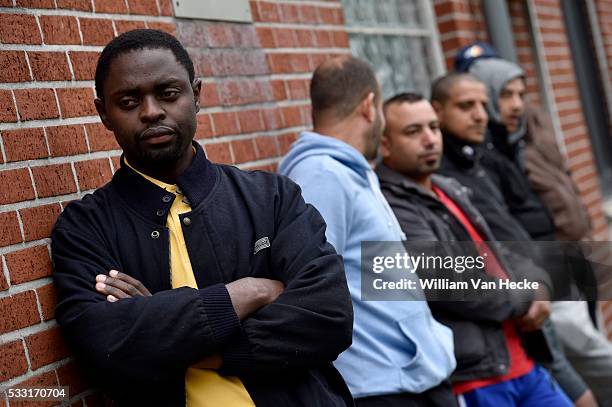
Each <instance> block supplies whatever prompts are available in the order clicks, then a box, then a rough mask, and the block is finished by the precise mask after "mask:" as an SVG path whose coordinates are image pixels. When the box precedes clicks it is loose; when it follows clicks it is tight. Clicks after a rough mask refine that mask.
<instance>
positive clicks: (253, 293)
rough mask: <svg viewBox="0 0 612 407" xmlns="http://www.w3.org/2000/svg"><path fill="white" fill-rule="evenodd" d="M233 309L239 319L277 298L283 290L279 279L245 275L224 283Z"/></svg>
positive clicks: (283, 286)
mask: <svg viewBox="0 0 612 407" xmlns="http://www.w3.org/2000/svg"><path fill="white" fill-rule="evenodd" d="M225 288H227V292H228V293H229V295H230V298H231V300H232V305H233V306H234V311H236V315H238V319H240V320H241V321H242V320H243V319H245V318H246V317H248V316H249V315H251V314H252V313H253V312H255V311H257V310H258V309H259V308H261V307H263V306H264V305H268V304H270V303H271V302H273V301H274V300H276V299H277V298H278V296H279V295H281V293H282V292H283V291H284V290H285V285H284V284H283V283H281V282H280V281H276V280H269V279H267V278H255V277H245V278H241V279H240V280H236V281H232V282H231V283H229V284H226V285H225Z"/></svg>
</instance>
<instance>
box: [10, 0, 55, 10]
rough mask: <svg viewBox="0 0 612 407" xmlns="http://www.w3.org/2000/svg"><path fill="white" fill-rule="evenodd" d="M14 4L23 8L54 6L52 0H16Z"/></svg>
mask: <svg viewBox="0 0 612 407" xmlns="http://www.w3.org/2000/svg"><path fill="white" fill-rule="evenodd" d="M15 5H16V6H17V7H23V8H55V4H54V3H53V0H17V2H16V4H15Z"/></svg>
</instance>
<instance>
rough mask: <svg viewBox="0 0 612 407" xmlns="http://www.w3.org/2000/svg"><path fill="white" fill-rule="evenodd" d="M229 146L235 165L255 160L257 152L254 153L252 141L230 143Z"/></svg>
mask: <svg viewBox="0 0 612 407" xmlns="http://www.w3.org/2000/svg"><path fill="white" fill-rule="evenodd" d="M231 145H232V151H233V152H234V161H235V162H236V164H241V163H245V162H247V161H253V160H255V159H256V158H257V152H256V151H255V145H254V144H253V140H252V139H246V140H236V141H232V144H231Z"/></svg>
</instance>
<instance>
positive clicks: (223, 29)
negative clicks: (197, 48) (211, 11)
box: [206, 23, 234, 48]
mask: <svg viewBox="0 0 612 407" xmlns="http://www.w3.org/2000/svg"><path fill="white" fill-rule="evenodd" d="M206 32H207V38H208V46H209V47H212V48H228V47H231V46H233V45H234V36H233V34H232V29H231V26H230V25H229V24H225V23H212V24H210V25H208V26H207V27H206Z"/></svg>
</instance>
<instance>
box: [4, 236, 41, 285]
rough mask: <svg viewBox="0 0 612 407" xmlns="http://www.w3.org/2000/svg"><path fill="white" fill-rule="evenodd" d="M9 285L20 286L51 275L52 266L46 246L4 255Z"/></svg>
mask: <svg viewBox="0 0 612 407" xmlns="http://www.w3.org/2000/svg"><path fill="white" fill-rule="evenodd" d="M6 265H7V267H8V271H9V275H10V278H11V284H21V283H25V282H28V281H32V280H37V279H39V278H43V277H48V276H50V275H51V271H52V266H51V258H50V257H49V250H48V248H47V246H46V245H42V246H34V247H30V248H28V249H23V250H19V251H16V252H12V253H9V254H7V255H6Z"/></svg>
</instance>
